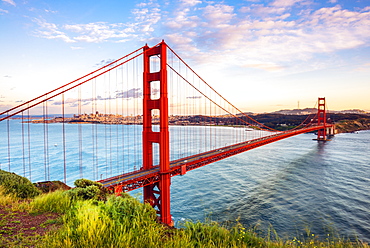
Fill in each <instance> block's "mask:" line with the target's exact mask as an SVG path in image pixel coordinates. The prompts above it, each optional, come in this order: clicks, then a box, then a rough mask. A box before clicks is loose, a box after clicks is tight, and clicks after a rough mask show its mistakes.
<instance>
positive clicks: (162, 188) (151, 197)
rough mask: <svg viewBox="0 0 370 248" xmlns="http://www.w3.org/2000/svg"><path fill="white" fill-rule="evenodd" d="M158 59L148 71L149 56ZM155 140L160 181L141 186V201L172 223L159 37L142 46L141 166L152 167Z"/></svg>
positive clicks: (164, 67)
mask: <svg viewBox="0 0 370 248" xmlns="http://www.w3.org/2000/svg"><path fill="white" fill-rule="evenodd" d="M152 57H154V58H155V59H157V58H158V57H159V59H160V62H159V63H160V69H159V71H152V70H151V69H152V68H151V67H150V65H151V62H155V61H156V60H153V61H151V58H152ZM152 82H159V85H160V97H159V98H158V99H154V97H153V96H152V87H151V83H152ZM154 109H156V110H159V116H160V117H159V118H160V124H159V126H160V127H159V129H160V130H159V132H154V131H153V129H152V110H154ZM154 143H157V144H159V167H160V181H159V182H158V183H154V184H150V185H147V186H144V201H145V202H148V203H150V204H151V205H152V206H153V207H154V209H156V210H157V214H159V217H160V221H161V222H162V223H164V224H166V225H169V226H172V225H173V221H172V216H171V213H170V185H171V176H170V174H169V169H170V153H169V152H170V145H169V143H170V141H169V130H168V92H167V45H166V43H164V41H162V42H161V43H160V44H159V45H158V46H155V47H152V48H149V47H148V46H145V47H144V72H143V169H144V170H150V169H152V168H153V144H154Z"/></svg>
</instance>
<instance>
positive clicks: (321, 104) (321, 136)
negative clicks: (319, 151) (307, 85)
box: [317, 97, 327, 141]
mask: <svg viewBox="0 0 370 248" xmlns="http://www.w3.org/2000/svg"><path fill="white" fill-rule="evenodd" d="M317 125H319V126H324V127H325V128H323V129H320V130H318V132H317V140H319V141H326V140H327V135H326V109H325V97H319V100H318V106H317Z"/></svg>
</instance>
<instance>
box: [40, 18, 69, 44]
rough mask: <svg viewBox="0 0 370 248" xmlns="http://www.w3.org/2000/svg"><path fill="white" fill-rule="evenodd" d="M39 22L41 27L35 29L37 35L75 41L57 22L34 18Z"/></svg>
mask: <svg viewBox="0 0 370 248" xmlns="http://www.w3.org/2000/svg"><path fill="white" fill-rule="evenodd" d="M33 21H34V22H35V23H37V24H38V25H39V27H40V29H38V30H36V31H35V36H37V37H41V38H46V39H60V40H62V41H64V42H67V43H74V42H76V41H75V40H73V39H71V38H70V37H68V35H66V34H65V33H64V32H62V31H60V30H59V27H58V26H57V25H56V24H53V23H48V22H46V21H45V20H43V19H37V18H35V19H33Z"/></svg>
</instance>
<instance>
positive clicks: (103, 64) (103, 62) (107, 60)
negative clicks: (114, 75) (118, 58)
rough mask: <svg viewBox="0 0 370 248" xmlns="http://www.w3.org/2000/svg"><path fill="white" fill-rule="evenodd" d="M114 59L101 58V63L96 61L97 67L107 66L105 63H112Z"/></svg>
mask: <svg viewBox="0 0 370 248" xmlns="http://www.w3.org/2000/svg"><path fill="white" fill-rule="evenodd" d="M113 61H115V59H106V60H105V59H103V60H101V61H100V62H99V63H96V64H95V66H97V67H102V66H105V65H107V64H110V63H112V62H113Z"/></svg>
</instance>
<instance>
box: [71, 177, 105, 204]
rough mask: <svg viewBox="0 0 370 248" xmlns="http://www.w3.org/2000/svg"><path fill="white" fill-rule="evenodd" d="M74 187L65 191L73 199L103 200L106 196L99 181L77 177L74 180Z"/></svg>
mask: <svg viewBox="0 0 370 248" xmlns="http://www.w3.org/2000/svg"><path fill="white" fill-rule="evenodd" d="M74 184H75V186H76V188H73V189H71V190H68V191H67V194H68V195H69V196H70V197H71V198H72V199H73V200H78V199H81V200H89V199H93V200H103V201H105V200H106V198H107V191H106V189H105V188H103V185H102V184H101V183H98V182H95V181H91V180H88V179H77V180H76V181H75V182H74Z"/></svg>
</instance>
